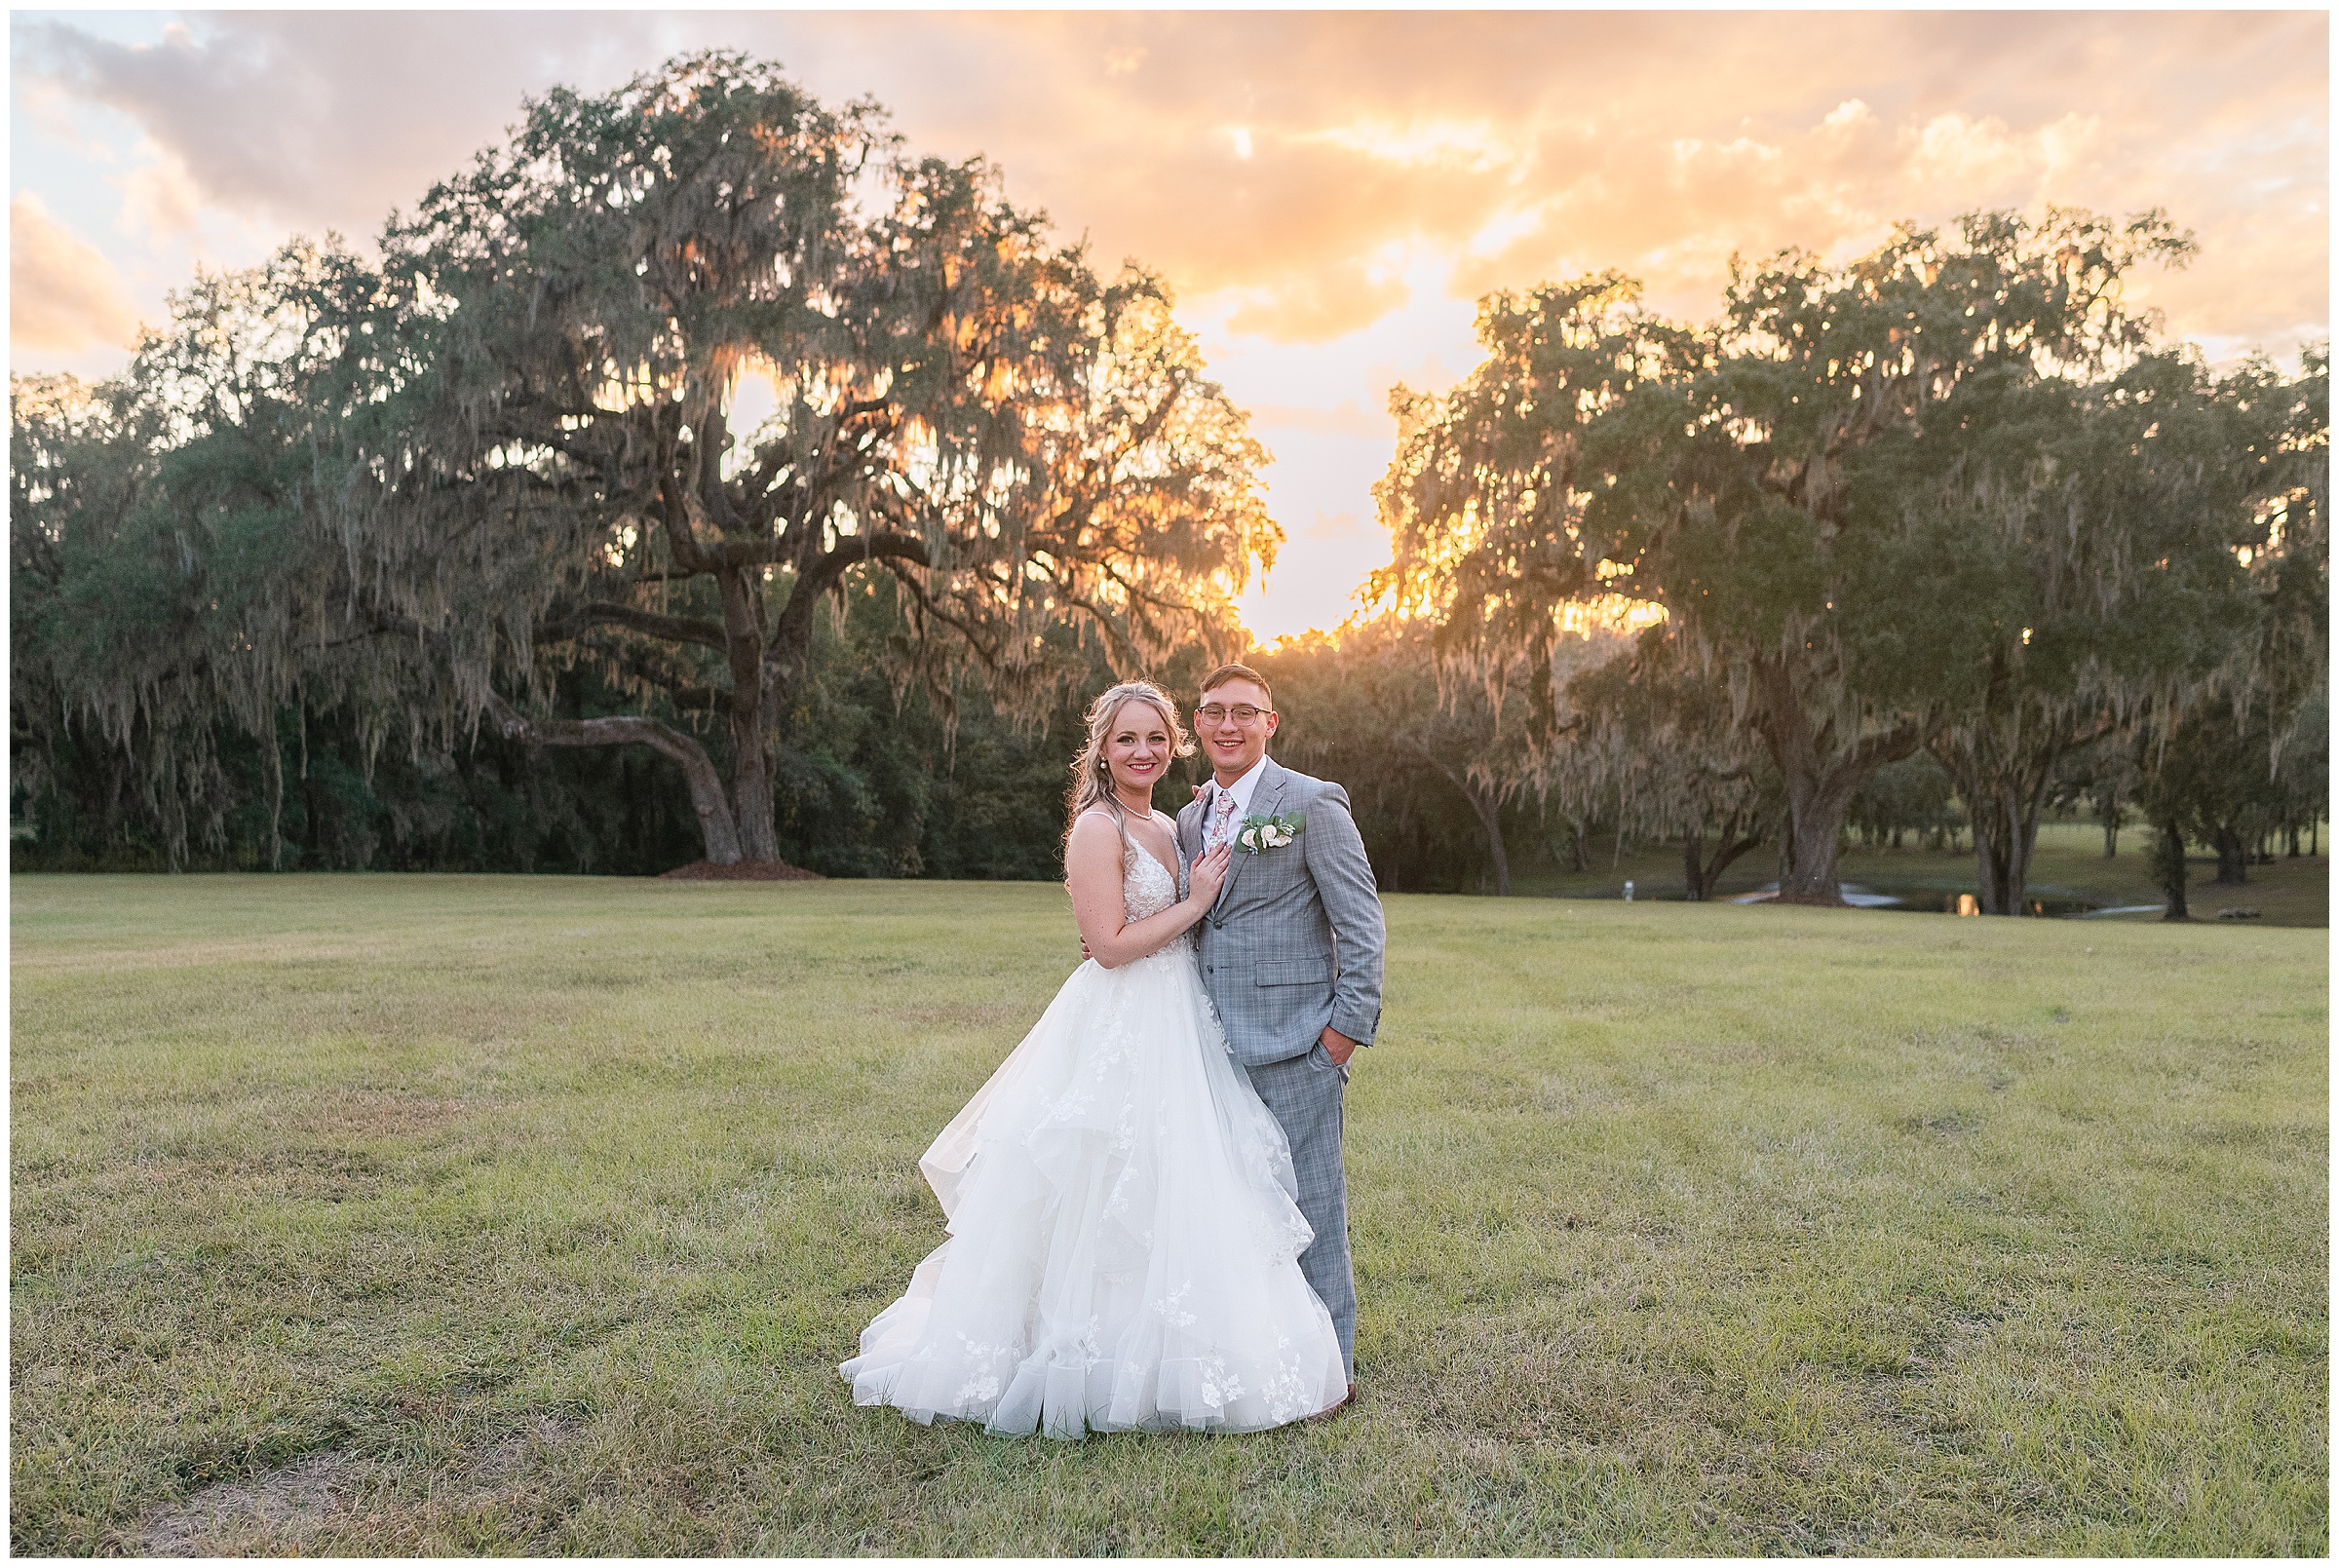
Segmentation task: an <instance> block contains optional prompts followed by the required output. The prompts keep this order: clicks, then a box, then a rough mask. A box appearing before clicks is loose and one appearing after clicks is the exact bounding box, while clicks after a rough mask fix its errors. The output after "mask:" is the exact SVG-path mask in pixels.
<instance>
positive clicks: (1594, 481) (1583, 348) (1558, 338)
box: [1376, 210, 2199, 902]
mask: <svg viewBox="0 0 2339 1568" xmlns="http://www.w3.org/2000/svg"><path fill="white" fill-rule="evenodd" d="M2189 249H2190V242H2189V241H2188V240H2187V239H2185V238H2184V237H2183V236H2180V235H2178V234H2176V233H2175V232H2174V231H2172V230H2171V229H2170V228H2169V226H2168V225H2167V223H2166V220H2164V219H2163V218H2161V217H2160V216H2159V215H2158V214H2146V215H2144V216H2142V217H2139V218H2135V219H2132V220H2130V221H2128V222H2127V223H2125V224H2112V223H2107V222H2105V221H2103V220H2101V219H2097V218H2094V217H2092V216H2090V215H2088V214H2085V213H2077V212H2069V211H2060V210H2049V212H2048V214H2047V216H2046V217H2045V219H2044V220H2043V221H2039V222H2036V223H2033V222H2031V221H2028V220H2025V219H2023V218H2020V217H2019V216H2016V215H2013V214H2008V213H1982V214H1975V215H1974V216H1970V217H1968V218H1966V219H1964V220H1962V221H1961V223H1960V225H1959V227H1958V230H1957V232H1956V234H1955V235H1954V236H1951V237H1944V236H1943V235H1941V234H1939V233H1937V232H1935V231H1930V230H1923V229H1917V228H1913V227H1905V226H1904V227H1902V228H1900V229H1899V230H1898V231H1896V233H1895V234H1894V236H1893V237H1892V238H1891V239H1890V240H1889V241H1887V242H1886V243H1885V244H1884V245H1883V246H1881V247H1880V248H1878V249H1876V250H1874V251H1872V252H1870V253H1869V254H1867V255H1864V256H1861V257H1859V258H1857V259H1855V260H1853V261H1850V262H1847V263H1844V264H1842V265H1830V264H1827V263H1824V262H1823V261H1821V259H1819V258H1817V257H1815V256H1812V255H1809V254H1807V253H1803V252H1798V251H1787V252H1783V253H1782V254H1781V255H1779V256H1777V257H1775V258H1773V259H1772V260H1770V261H1768V262H1766V263H1764V264H1762V265H1760V266H1757V267H1751V268H1748V267H1745V266H1740V265H1736V264H1734V267H1733V275H1732V283H1731V286H1730V287H1729V289H1728V291H1727V293H1726V295H1725V300H1724V310H1723V314H1722V317H1721V319H1720V320H1719V321H1718V322H1717V323H1715V324H1713V325H1710V326H1708V327H1706V328H1703V329H1699V330H1694V331H1693V330H1689V329H1686V328H1682V327H1678V326H1673V325H1668V324H1665V323H1662V322H1658V321H1656V320H1654V319H1652V318H1651V317H1649V316H1648V315H1647V314H1646V313H1644V312H1643V311H1642V310H1641V309H1640V308H1639V306H1638V302H1637V298H1636V289H1635V288H1634V287H1633V286H1632V285H1631V284H1630V281H1629V280H1626V279H1622V278H1620V277H1617V276H1615V275H1607V276H1603V277H1599V278H1593V279H1587V280H1584V281H1582V282H1580V283H1577V284H1572V285H1567V286H1552V287H1543V288H1539V289H1536V290H1534V291H1533V292H1531V293H1530V294H1528V295H1526V296H1524V297H1519V296H1514V295H1510V294H1497V295H1493V296H1490V297H1489V298H1488V299H1487V300H1486V301H1484V302H1483V304H1482V305H1481V309H1480V315H1479V335H1480V338H1481V341H1482V342H1483V343H1484V344H1485V345H1486V348H1487V350H1488V359H1487V362H1486V363H1484V364H1483V365H1481V366H1480V367H1479V368H1478V369H1477V370H1476V371H1475V372H1474V373H1473V374H1472V375H1471V376H1470V377H1468V378H1467V379H1466V380H1465V381H1464V382H1463V383H1462V384H1461V385H1460V386H1458V387H1457V388H1455V389H1454V390H1453V391H1452V392H1451V393H1448V394H1446V395H1445V396H1443V397H1439V398H1428V397H1417V396H1414V395H1411V394H1407V393H1404V392H1403V391H1402V390H1401V389H1400V392H1399V393H1398V394H1397V395H1395V396H1394V397H1393V407H1394V408H1395V409H1396V411H1397V412H1398V414H1399V417H1400V425H1401V435H1400V444H1399V451H1398V455H1397V458H1396V460H1395V462H1394V463H1393V464H1392V466H1391V469H1390V473H1389V476H1388V478H1385V479H1384V480H1383V481H1382V485H1381V487H1380V491H1379V495H1380V504H1381V511H1382V516H1383V518H1384V520H1385V521H1386V522H1387V523H1388V525H1389V527H1390V531H1391V534H1392V538H1393V542H1394V545H1395V551H1394V558H1393V561H1392V564H1391V566H1390V567H1389V568H1388V570H1387V571H1386V572H1384V573H1383V574H1382V575H1381V576H1380V577H1379V578H1378V579H1376V587H1378V588H1379V589H1380V590H1381V591H1382V592H1384V593H1387V594H1389V595H1390V596H1391V599H1392V601H1393V602H1394V603H1396V604H1397V605H1398V606H1399V607H1400V608H1402V609H1405V610H1407V611H1409V612H1410V613H1416V614H1426V615H1429V616H1431V617H1433V618H1435V619H1436V620H1437V621H1438V623H1439V624H1440V626H1441V627H1442V628H1443V629H1444V634H1445V637H1446V641H1447V644H1448V646H1450V647H1453V648H1456V649H1460V650H1463V651H1465V652H1466V653H1468V654H1470V655H1471V656H1473V657H1479V658H1488V657H1512V656H1515V654H1517V653H1519V652H1520V651H1522V650H1523V651H1526V652H1529V653H1530V654H1531V653H1532V652H1533V650H1535V649H1537V648H1539V647H1542V646H1545V645H1548V643H1549V640H1550V639H1551V637H1552V636H1553V635H1554V634H1555V631H1556V629H1557V628H1559V627H1560V626H1562V625H1564V624H1565V623H1566V622H1567V621H1568V620H1569V619H1570V618H1575V619H1579V620H1580V619H1581V618H1583V617H1584V616H1586V615H1587V614H1597V613H1599V612H1600V611H1601V610H1602V608H1603V607H1613V606H1618V605H1622V606H1625V607H1627V608H1629V609H1637V610H1638V611H1639V612H1640V613H1641V614H1642V615H1644V616H1653V617H1656V618H1659V619H1660V621H1661V624H1662V626H1663V628H1664V631H1663V633H1662V635H1663V636H1665V637H1666V638H1668V639H1670V640H1673V641H1676V642H1677V643H1678V644H1679V652H1678V667H1679V668H1680V669H1683V670H1685V671H1695V673H1696V674H1697V676H1698V677H1699V678H1700V679H1702V680H1705V681H1708V682H1711V683H1713V684H1714V685H1715V686H1717V687H1718V688H1719V689H1721V690H1723V691H1726V692H1727V693H1728V695H1729V699H1730V706H1731V708H1732V712H1733V714H1734V716H1735V718H1736V719H1737V720H1738V721H1739V722H1740V723H1741V724H1743V725H1744V726H1745V729H1746V731H1747V732H1748V733H1749V734H1750V735H1752V736H1753V737H1755V738H1758V739H1759V741H1760V743H1761V744H1762V746H1763V748H1764V749H1765V751H1766V752H1767V753H1768V755H1769V758H1770V762H1771V764H1772V767H1773V768H1774V769H1775V771H1776V774H1777V778H1778V782H1779V788H1780V790H1781V793H1782V797H1783V835H1784V846H1783V848H1784V856H1783V859H1784V862H1785V872H1784V876H1783V884H1782V896H1783V898H1786V899H1796V900H1809V901H1821V902H1832V901H1835V900H1836V899H1838V898H1839V890H1838V878H1837V873H1836V856H1837V849H1838V844H1839V841H1840V838H1841V835H1842V831H1843V825H1844V822H1845V816H1846V811H1847V809H1848V807H1849V805H1850V803H1851V801H1852V799H1853V798H1854V796H1855V795H1856V794H1857V793H1858V791H1859V790H1860V787H1861V785H1862V784H1864V783H1865V781H1866V780H1867V779H1869V778H1870V777H1871V776H1873V774H1874V773H1875V772H1876V770H1877V769H1879V768H1881V767H1883V766H1885V765H1886V764H1888V763H1891V762H1894V761H1896V760H1898V759H1899V758H1902V757H1905V756H1907V755H1909V754H1910V753H1912V752H1913V751H1915V750H1916V749H1917V748H1918V747H1919V746H1924V745H1927V744H1928V743H1931V742H1934V741H1936V739H1937V738H1939V737H1941V736H1942V735H1943V734H1944V733H1945V732H1947V731H1949V730H1952V729H1954V728H1956V727H1958V726H1960V725H1961V724H1962V725H1966V726H1968V727H1970V728H1971V729H1972V730H1973V731H1974V733H1976V734H1978V733H1982V732H1984V731H1987V730H1988V729H1989V727H1990V726H1991V725H1993V724H1995V723H1997V722H1998V721H1999V716H2000V715H2002V714H2004V713H2006V712H2009V711H2014V712H2020V711H2022V710H2023V708H2024V705H2025V704H2026V703H2028V702H2029V698H2028V696H2027V695H2024V696H2022V697H2019V698H2012V697H2007V696H2005V694H2004V684H2005V683H2004V680H2001V681H2000V700H1999V701H1998V706H1997V707H1996V708H1992V706H1991V704H1992V696H1991V693H1992V689H1993V688H1992V682H1993V680H1997V679H2000V673H2001V671H2006V672H2011V673H2008V674H2007V676H2006V678H2007V679H2011V680H2013V682H2014V684H2016V685H2017V686H2018V685H2020V684H2021V682H2022V681H2023V680H2025V679H2027V678H2028V676H2027V674H2026V672H2027V671H2029V670H2031V669H2044V668H2047V666H2048V662H2047V661H2046V660H2044V659H2040V660H2014V659H2011V658H2009V657H2006V656H2005V648H2006V645H2007V643H2008V641H2009V640H2010V639H2011V640H2013V641H2014V642H2015V643H2016V644H2017V645H2019V639H2020V637H2021V633H2022V631H2023V629H2024V627H2026V626H2027V627H2029V628H2031V630H2032V632H2033V635H2034V638H2035V636H2036V634H2037V631H2038V626H2037V623H2036V621H2035V620H2034V621H2026V620H2023V619H2021V618H2020V613H2019V610H2018V608H2017V607H2018V606H2019V605H2020V604H2021V603H2022V601H2023V598H2024V595H2025V593H2027V592H2029V589H2028V588H2026V586H2025V584H2026V583H2028V582H2030V581H2031V580H2032V579H2035V577H2036V574H2037V573H2038V572H2039V571H2041V570H2045V572H2046V573H2047V575H2048V577H2049V578H2050V579H2051V582H2052V584H2053V585H2054V586H2056V587H2058V588H2067V589H2068V590H2069V591H2070V592H2071V593H2073V594H2075V595H2082V596H2084V595H2085V594H2087V593H2090V592H2100V591H2103V590H2104V589H2105V588H2106V582H2105V580H2104V578H2103V576H2102V572H2103V570H2104V569H2105V566H2106V560H2105V559H2102V558H2098V559H2093V560H2090V559H2081V558H2077V557H2078V556H2079V555H2084V552H2071V553H2067V554H2066V556H2065V558H2064V559H2063V560H2061V561H2059V562H2056V563H2051V564H2049V565H2046V566H2044V567H2042V565H2041V563H2040V561H2039V560H2038V559H2037V558H2036V556H2035V555H2034V554H2033V552H2032V551H2031V550H2030V548H2029V543H2030V542H2029V541H2026V540H2024V539H2023V538H2021V537H2019V535H2018V533H2017V532H2015V531H2013V530H2010V528H2009V526H2008V516H2009V512H2010V505H2009V502H2008V497H2009V495H2010V494H2012V493H2014V492H2016V491H2021V492H2022V493H2024V494H2030V493H2031V491H2033V490H2041V489H2044V490H2051V489H2052V487H2053V485H2052V477H2051V476H2048V475H2045V474H2044V471H2043V470H2042V468H2041V464H2042V463H2043V462H2044V461H2045V459H2046V457H2047V456H2048V455H2050V448H2051V446H2052V442H2051V440H2047V439H2046V436H2045V434H2044V433H2043V432H2042V430H2041V429H2040V428H2039V425H2038V421H2039V420H2040V418H2042V417H2043V410H2046V409H2049V408H2051V407H2054V406H2056V405H2059V404H2062V403H2066V402H2070V401H2071V400H2073V399H2079V400H2081V401H2083V402H2084V400H2085V398H2086V396H2087V389H2090V388H2096V387H2098V386H2099V385H2100V384H2101V383H2103V382H2104V381H2105V380H2106V379H2107V378H2110V377H2114V376H2117V375H2119V374H2121V373H2123V372H2125V371H2127V370H2128V369H2129V368H2130V367H2131V366H2132V365H2133V364H2134V363H2135V362H2136V361H2137V360H2138V359H2139V357H2141V356H2143V355H2144V354H2146V352H2147V351H2148V349H2149V347H2150V334H2151V325H2152V324H2151V323H2150V321H2149V320H2148V319H2146V318H2145V317H2143V316H2141V315H2139V314H2137V313H2134V312H2132V311H2130V310H2128V308H2127V307H2126V306H2125V305H2124V304H2123V302H2122V296H2121V284H2122V280H2123V279H2124V278H2125V277H2126V276H2127V275H2128V274H2129V273H2130V272H2131V271H2132V270H2133V269H2134V268H2136V267H2137V266H2139V265H2142V264H2145V263H2147V262H2151V261H2163V262H2168V261H2177V260H2181V259H2183V257H2184V256H2185V255H2186V254H2187V253H2188V252H2189ZM2025 486H2028V487H2029V488H2028V489H2025ZM2033 498H2034V499H2035V496H2034V497H2033ZM2017 510H2018V509H2017ZM2151 558H2152V557H2147V559H2148V560H2149V559H2151ZM2128 564H2132V563H2128ZM2147 569H2149V568H2147ZM2058 573H2059V574H2060V575H2057V574H2058ZM2122 592H2127V591H2126V590H2123V591H2122ZM2122 592H2114V593H2110V594H2109V595H2108V596H2109V598H2110V599H2111V600H2113V601H2122ZM2134 597H2135V595H2134V594H2133V593H2128V600H2127V601H2126V602H2132V600H2133V598H2134ZM2119 607H2124V605H2115V606H2107V609H2106V614H2107V615H2112V616H2114V618H2119V617H2118V616H2117V615H2116V614H2115V610H2116V608H2119ZM2195 624H2196V625H2198V624H2199V623H2198V622H2196V623H2195ZM2058 678H2059V677H2058ZM2127 678H2130V679H2131V680H2132V679H2133V678H2134V671H2132V670H2130V671H2128V672H2127ZM2075 701H2078V700H2075ZM2057 722H2064V721H2063V720H2060V719H2058V720H2057ZM2059 744H2060V745H2064V746H2067V745H2068V744H2070V743H2069V742H2068V741H2067V740H2066V741H2063V742H2061V743H2059ZM2015 749H2016V750H2019V751H2020V752H2021V754H2022V756H2023V758H2024V765H2026V766H2027V764H2028V759H2029V758H2030V757H2031V756H2032V754H2033V753H2034V752H2036V751H2038V750H2040V749H2045V750H2047V751H2049V752H2051V751H2053V750H2055V749H2056V744H2055V743H2050V744H2049V745H2047V746H2045V747H2043V748H2042V747H2038V746H2017V747H2016V748H2015ZM1952 750H1953V751H1954V748H1952ZM2003 750H2004V748H2003V747H2002V748H2001V751H2003ZM1999 772H2000V769H1999V767H1998V763H1997V761H1996V759H1995V757H1993V758H1990V759H1985V760H1984V761H1982V762H1981V763H1979V764H1977V765H1976V767H1975V769H1974V770H1972V773H1973V777H1974V778H1975V780H1976V781H1977V785H1976V787H1977V788H1978V787H1980V782H1982V781H1984V779H1985V776H1987V781H1988V782H1989V786H1990V788H1992V789H1995V788H1996V787H1997V784H1996V781H1997V779H1998V775H1999ZM2017 873H2018V867H2013V868H2010V875H2013V874H2017ZM2002 885H2003V882H2002Z"/></svg>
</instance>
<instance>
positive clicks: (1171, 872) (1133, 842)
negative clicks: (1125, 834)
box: [1129, 822, 1177, 888]
mask: <svg viewBox="0 0 2339 1568" xmlns="http://www.w3.org/2000/svg"><path fill="white" fill-rule="evenodd" d="M1129 843H1130V847H1131V849H1133V850H1135V851H1136V852H1137V853H1138V854H1139V855H1142V856H1144V857H1145V859H1147V860H1151V861H1152V862H1153V863H1154V864H1156V865H1162V858H1161V857H1160V856H1158V855H1156V854H1154V853H1153V851H1151V850H1149V849H1147V848H1146V847H1145V846H1144V845H1143V844H1142V843H1140V842H1138V839H1137V835H1136V834H1134V833H1131V834H1130V835H1129ZM1176 850H1177V825H1176V823H1174V822H1172V823H1171V824H1170V853H1172V854H1175V853H1176ZM1162 875H1164V876H1166V877H1168V878H1169V879H1170V886H1171V887H1173V888H1174V887H1176V886H1177V871H1176V868H1175V867H1172V866H1168V865H1162Z"/></svg>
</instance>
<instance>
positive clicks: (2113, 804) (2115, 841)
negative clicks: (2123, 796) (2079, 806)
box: [2095, 793, 2120, 860]
mask: <svg viewBox="0 0 2339 1568" xmlns="http://www.w3.org/2000/svg"><path fill="white" fill-rule="evenodd" d="M2095 815H2096V817H2097V818H2098V819H2099V820H2100V821H2101V822H2103V858H2104V859H2105V860H2111V859H2113V858H2114V857H2115V856H2117V855H2118V854H2119V853H2120V797H2119V795H2118V794H2116V793H2107V794H2106V795H2104V797H2103V798H2102V799H2101V800H2098V801H2097V802H2096V803H2095Z"/></svg>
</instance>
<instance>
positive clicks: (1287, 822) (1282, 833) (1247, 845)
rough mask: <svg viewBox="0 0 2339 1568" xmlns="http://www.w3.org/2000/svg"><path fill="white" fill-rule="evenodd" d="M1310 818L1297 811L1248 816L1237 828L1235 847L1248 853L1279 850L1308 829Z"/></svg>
mask: <svg viewBox="0 0 2339 1568" xmlns="http://www.w3.org/2000/svg"><path fill="white" fill-rule="evenodd" d="M1307 825H1308V820H1307V819H1306V818H1305V817H1302V816H1300V815H1299V814H1298V813H1297V812H1290V813H1286V814H1285V815H1283V816H1279V817H1246V818H1244V819H1243V825H1242V826H1240V827H1238V828H1236V829H1235V847H1236V848H1238V849H1240V850H1242V851H1244V852H1245V853H1246V854H1249V855H1256V854H1258V853H1259V851H1261V850H1279V849H1282V848H1283V847H1284V846H1285V844H1288V843H1290V842H1291V841H1292V840H1293V839H1295V838H1297V837H1299V835H1300V834H1301V833H1302V832H1304V831H1306V829H1307Z"/></svg>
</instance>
